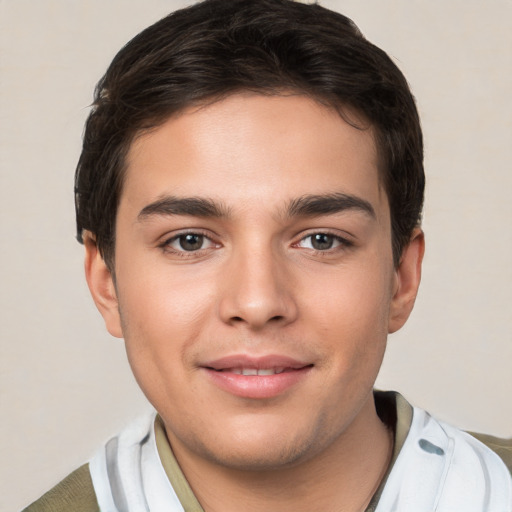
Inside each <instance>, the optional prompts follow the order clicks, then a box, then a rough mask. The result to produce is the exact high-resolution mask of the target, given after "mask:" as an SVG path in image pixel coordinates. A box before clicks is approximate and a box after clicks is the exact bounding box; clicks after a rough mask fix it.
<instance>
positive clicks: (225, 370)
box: [200, 354, 313, 399]
mask: <svg viewBox="0 0 512 512" xmlns="http://www.w3.org/2000/svg"><path fill="white" fill-rule="evenodd" d="M200 368H201V369H202V370H203V371H204V372H205V373H206V374H207V376H208V378H209V379H210V380H211V381H212V382H213V384H215V385H216V386H218V387H219V388H220V389H222V390H223V391H226V392H228V393H230V394H232V395H235V396H238V397H242V398H251V399H268V398H274V397H276V396H279V395H281V394H282V393H284V392H285V391H288V390H289V389H290V388H292V387H294V386H295V385H298V384H299V383H300V382H301V381H303V380H304V379H305V378H306V377H307V375H308V374H309V373H310V371H311V369H312V368H313V364H312V363H310V362H304V361H300V360H297V359H294V358H291V357H287V356H281V355H266V356H261V357H252V356H248V355H245V354H237V355H231V356H227V357H222V358H220V359H216V360H213V361H208V362H206V363H204V364H201V365H200ZM241 369H252V370H265V369H274V370H276V371H278V372H279V373H275V374H273V375H242V374H240V373H239V371H240V370H241ZM235 372H238V373H235Z"/></svg>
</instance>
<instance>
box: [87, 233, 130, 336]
mask: <svg viewBox="0 0 512 512" xmlns="http://www.w3.org/2000/svg"><path fill="white" fill-rule="evenodd" d="M83 239H84V246H85V262H84V266H85V277H86V279H87V284H88V286H89V290H90V292H91V295H92V298H93V300H94V303H95V304H96V307H97V308H98V311H99V312H100V313H101V316H102V317H103V320H104V321H105V326H106V328H107V330H108V332H109V333H110V334H111V335H112V336H115V337H116V338H122V337H123V332H122V329H121V318H120V315H119V304H118V301H117V294H116V289H115V285H114V280H113V278H112V274H111V272H110V270H109V269H108V268H107V265H106V264H105V261H104V260H103V258H102V256H101V254H100V251H99V250H98V246H97V245H96V239H95V237H94V235H93V234H92V233H90V232H86V233H84V235H83Z"/></svg>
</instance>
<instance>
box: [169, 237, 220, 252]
mask: <svg viewBox="0 0 512 512" xmlns="http://www.w3.org/2000/svg"><path fill="white" fill-rule="evenodd" d="M213 245H214V243H213V242H212V241H211V240H210V239H209V238H208V237H206V236H205V235H202V234H201V233H183V234H181V235H178V236H175V237H173V238H171V239H170V240H168V241H166V242H165V248H166V249H168V250H172V251H176V252H194V251H200V250H201V249H209V248H210V247H213Z"/></svg>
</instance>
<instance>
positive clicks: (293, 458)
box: [182, 421, 326, 472]
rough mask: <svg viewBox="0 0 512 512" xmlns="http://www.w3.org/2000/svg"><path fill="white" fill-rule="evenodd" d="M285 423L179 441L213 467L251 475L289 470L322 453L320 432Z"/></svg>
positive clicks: (257, 424) (265, 423)
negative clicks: (251, 472)
mask: <svg viewBox="0 0 512 512" xmlns="http://www.w3.org/2000/svg"><path fill="white" fill-rule="evenodd" d="M244 423H245V422H244ZM284 423H285V424H283V423H281V424H277V425H276V424H275V422H271V421H263V422H258V421H256V422H253V423H252V424H250V425H247V423H245V424H244V425H239V426H238V425H237V426H235V427H233V426H231V428H229V427H226V428H222V429H219V430H218V431H217V433H214V432H211V431H210V434H214V435H213V436H212V435H211V436H210V437H209V438H208V439H204V438H203V439H198V438H196V439H195V440H192V439H190V438H189V439H188V440H182V441H184V444H187V445H188V447H189V449H192V450H193V451H195V452H196V454H197V455H199V456H200V457H202V458H206V459H208V460H209V461H210V462H211V463H213V464H215V465H219V466H222V467H225V468H229V469H233V470H240V471H254V472H258V471H271V470H279V469H286V468H291V467H293V466H295V465H297V464H300V463H302V462H304V461H306V460H308V459H310V458H312V457H314V456H315V455H316V454H318V453H319V452H320V451H321V450H322V449H323V446H324V444H325V442H326V441H325V439H322V436H321V434H319V432H318V431H319V429H316V428H313V427H312V426H311V425H302V426H298V425H297V424H295V425H293V422H284ZM292 426H294V427H295V428H291V427H292Z"/></svg>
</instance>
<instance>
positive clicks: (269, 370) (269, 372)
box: [258, 368, 276, 375]
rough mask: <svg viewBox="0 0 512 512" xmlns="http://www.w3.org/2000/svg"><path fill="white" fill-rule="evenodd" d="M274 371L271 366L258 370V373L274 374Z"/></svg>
mask: <svg viewBox="0 0 512 512" xmlns="http://www.w3.org/2000/svg"><path fill="white" fill-rule="evenodd" d="M275 373H276V372H275V371H274V369H273V368H269V369H268V370H258V375H275Z"/></svg>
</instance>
